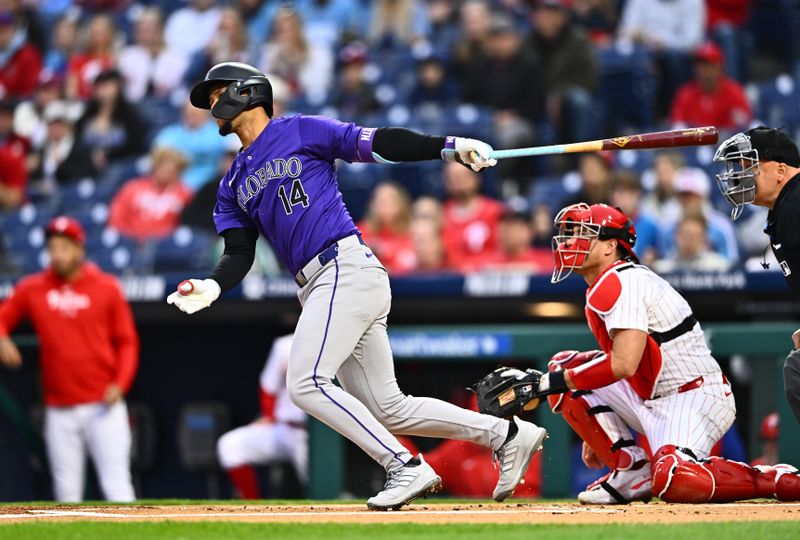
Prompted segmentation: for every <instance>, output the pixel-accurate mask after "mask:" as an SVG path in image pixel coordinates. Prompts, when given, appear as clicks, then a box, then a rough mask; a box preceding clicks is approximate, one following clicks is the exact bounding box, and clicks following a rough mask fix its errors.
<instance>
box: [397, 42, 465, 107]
mask: <svg viewBox="0 0 800 540" xmlns="http://www.w3.org/2000/svg"><path fill="white" fill-rule="evenodd" d="M456 99H458V88H457V87H456V85H455V84H454V82H453V81H452V80H451V79H450V77H449V76H448V73H447V65H446V63H445V60H444V58H442V57H441V56H438V55H435V54H430V55H428V56H425V57H423V58H421V59H420V60H419V61H418V62H417V80H416V83H415V84H414V89H413V90H412V91H411V95H410V96H409V98H408V104H409V105H410V106H412V107H436V108H441V107H445V106H447V105H450V104H452V103H453V102H454V101H455V100H456Z"/></svg>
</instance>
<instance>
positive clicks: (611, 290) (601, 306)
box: [586, 271, 622, 313]
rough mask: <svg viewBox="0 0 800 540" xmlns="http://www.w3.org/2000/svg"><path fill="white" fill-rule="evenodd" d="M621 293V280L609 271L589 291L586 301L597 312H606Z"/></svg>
mask: <svg viewBox="0 0 800 540" xmlns="http://www.w3.org/2000/svg"><path fill="white" fill-rule="evenodd" d="M620 294H622V282H621V281H620V279H619V276H618V275H617V273H616V272H614V271H611V272H609V273H608V274H606V275H605V276H603V278H602V279H601V280H600V283H598V284H597V285H595V287H594V288H593V289H592V290H591V292H590V293H589V296H588V298H587V299H586V303H587V304H588V305H589V307H590V308H592V309H593V310H594V311H596V312H597V313H608V312H609V311H611V309H612V308H613V307H614V304H616V303H617V300H619V297H620Z"/></svg>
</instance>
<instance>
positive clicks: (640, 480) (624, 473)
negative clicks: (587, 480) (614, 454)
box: [578, 460, 653, 504]
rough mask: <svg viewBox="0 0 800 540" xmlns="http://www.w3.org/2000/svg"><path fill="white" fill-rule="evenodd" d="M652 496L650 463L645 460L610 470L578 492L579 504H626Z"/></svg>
mask: <svg viewBox="0 0 800 540" xmlns="http://www.w3.org/2000/svg"><path fill="white" fill-rule="evenodd" d="M652 498H653V483H652V481H651V478H650V463H649V462H648V461H645V460H642V461H638V462H637V463H635V464H634V465H633V467H631V468H630V469H627V470H619V469H618V470H616V471H611V472H610V473H608V474H607V475H605V476H603V477H602V478H600V479H599V480H597V481H595V482H594V483H592V484H590V485H589V486H588V487H587V488H586V490H585V491H581V492H580V493H579V494H578V500H579V501H580V502H581V504H628V503H629V502H633V501H644V502H648V501H649V500H650V499H652Z"/></svg>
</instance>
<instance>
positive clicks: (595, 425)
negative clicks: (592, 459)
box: [554, 392, 636, 470]
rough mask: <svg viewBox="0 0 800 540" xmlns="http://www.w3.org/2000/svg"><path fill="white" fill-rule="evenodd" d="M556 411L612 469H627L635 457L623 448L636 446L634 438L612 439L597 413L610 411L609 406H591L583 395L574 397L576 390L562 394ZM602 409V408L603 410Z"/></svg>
mask: <svg viewBox="0 0 800 540" xmlns="http://www.w3.org/2000/svg"><path fill="white" fill-rule="evenodd" d="M559 397H561V400H560V401H559V406H560V408H558V409H557V410H556V411H554V412H560V413H561V415H562V416H563V417H564V420H566V421H567V423H568V424H569V425H570V427H572V429H574V430H575V433H577V434H578V436H579V437H580V438H581V439H583V441H584V442H585V443H586V444H588V445H589V446H590V447H591V449H592V450H594V452H595V453H596V454H597V456H598V457H599V458H600V459H601V460H602V462H603V463H605V464H606V466H608V468H609V469H611V470H616V469H627V468H628V467H630V466H631V465H632V464H633V462H634V459H633V458H632V457H631V455H630V454H629V453H628V452H625V451H623V450H622V449H623V448H628V447H631V446H635V445H636V444H635V442H634V441H633V439H630V440H628V439H620V440H616V441H615V440H612V438H611V436H610V435H609V434H608V433H607V432H606V431H605V430H604V429H603V427H602V426H601V425H600V422H598V421H597V418H595V415H597V414H599V413H602V412H608V411H610V408H608V407H602V406H601V407H591V406H590V405H589V404H588V403H587V402H586V400H584V399H583V398H581V397H574V392H566V393H564V394H562V395H561V396H559ZM601 409H602V410H601Z"/></svg>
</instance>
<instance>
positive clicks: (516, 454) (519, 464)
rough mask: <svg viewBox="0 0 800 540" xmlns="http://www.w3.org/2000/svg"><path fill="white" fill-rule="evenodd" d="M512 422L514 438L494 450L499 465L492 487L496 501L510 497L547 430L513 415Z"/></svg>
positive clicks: (540, 447) (542, 441)
mask: <svg viewBox="0 0 800 540" xmlns="http://www.w3.org/2000/svg"><path fill="white" fill-rule="evenodd" d="M513 421H514V423H515V424H516V425H517V428H518V430H519V431H517V434H516V435H514V438H513V439H511V440H510V441H508V442H507V443H505V444H504V445H503V446H501V447H500V449H499V450H498V451H497V452H495V459H496V461H497V463H498V465H499V467H500V477H499V478H498V479H497V485H496V486H495V488H494V493H493V494H492V497H494V500H495V501H497V502H503V501H504V500H505V499H506V498H507V497H510V496H511V495H512V494H513V493H514V490H515V489H516V487H517V486H518V485H519V483H520V481H521V480H522V477H523V476H525V471H527V470H528V465H530V462H531V458H532V457H533V455H534V454H535V453H536V452H538V451H539V450H541V449H542V444H543V443H544V440H545V439H546V438H547V431H546V430H545V429H544V428H540V427H539V426H537V425H536V424H532V423H531V422H525V421H524V420H520V419H519V418H517V417H516V416H515V417H514V420H513Z"/></svg>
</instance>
